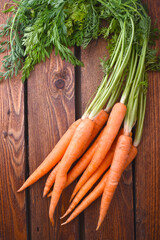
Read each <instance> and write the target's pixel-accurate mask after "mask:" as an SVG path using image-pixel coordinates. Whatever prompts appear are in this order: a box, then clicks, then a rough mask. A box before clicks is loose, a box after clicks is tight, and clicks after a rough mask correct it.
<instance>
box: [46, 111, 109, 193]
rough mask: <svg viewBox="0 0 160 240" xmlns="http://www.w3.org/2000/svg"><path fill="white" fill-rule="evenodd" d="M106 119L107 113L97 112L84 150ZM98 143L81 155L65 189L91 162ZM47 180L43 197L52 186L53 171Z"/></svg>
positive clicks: (68, 177)
mask: <svg viewBox="0 0 160 240" xmlns="http://www.w3.org/2000/svg"><path fill="white" fill-rule="evenodd" d="M107 119H108V113H106V112H105V111H104V110H101V111H100V112H99V114H98V115H97V116H96V117H95V118H94V120H93V121H94V123H95V125H94V129H93V132H92V134H91V137H90V139H89V141H88V144H87V146H86V148H87V147H88V146H89V145H90V143H91V142H92V141H93V139H94V138H95V137H96V135H97V134H98V132H99V131H100V130H101V128H102V127H103V125H104V124H105V122H106V121H107ZM100 135H101V134H100ZM98 141H99V137H98V138H97V139H96V140H95V142H94V143H93V144H92V146H91V147H90V148H89V149H88V151H87V152H86V153H85V154H84V155H83V157H82V158H81V159H80V160H79V161H78V163H77V164H76V165H75V166H74V167H73V169H72V170H71V171H70V172H69V174H68V176H67V183H66V187H67V186H68V185H70V184H71V183H72V182H73V181H74V180H75V179H76V178H77V177H78V176H79V175H80V174H81V173H82V172H83V171H84V169H85V168H86V167H87V166H88V164H89V162H90V161H91V159H92V157H93V154H94V152H95V149H96V145H97V142H98ZM52 176H53V178H52ZM48 178H49V179H47V181H46V185H45V187H44V192H43V196H45V195H46V194H47V193H48V192H49V190H50V188H51V187H52V185H53V183H54V181H55V171H54V170H53V175H52V173H51V174H50V175H49V177H48Z"/></svg>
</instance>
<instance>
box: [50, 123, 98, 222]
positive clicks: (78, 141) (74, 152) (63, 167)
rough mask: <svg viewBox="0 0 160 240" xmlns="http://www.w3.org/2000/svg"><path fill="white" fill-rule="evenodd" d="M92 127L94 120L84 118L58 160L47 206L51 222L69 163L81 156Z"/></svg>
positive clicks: (65, 179) (64, 182)
mask: <svg viewBox="0 0 160 240" xmlns="http://www.w3.org/2000/svg"><path fill="white" fill-rule="evenodd" d="M93 128H94V122H93V121H92V120H91V119H84V120H83V121H81V123H80V125H79V126H78V127H77V129H76V131H75V133H74V135H73V137H72V139H71V141H70V144H69V146H68V148H67V150H66V152H65V154H64V156H63V158H62V160H61V162H60V166H59V169H58V172H57V175H56V180H55V184H54V188H53V192H52V197H51V203H50V208H49V218H50V221H51V222H52V224H54V221H53V214H54V211H55V208H56V205H57V203H58V201H59V198H60V195H61V193H62V191H63V189H64V187H65V184H66V182H67V173H68V170H69V169H70V167H71V165H72V164H73V163H74V162H75V161H76V160H77V159H78V158H79V157H80V156H81V154H82V152H83V151H84V150H85V149H86V146H87V143H88V141H89V139H90V137H91V134H92V131H93Z"/></svg>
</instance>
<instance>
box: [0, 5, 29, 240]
mask: <svg viewBox="0 0 160 240" xmlns="http://www.w3.org/2000/svg"><path fill="white" fill-rule="evenodd" d="M4 2H5V1H1V2H0V11H2V9H3V5H4ZM7 17H8V16H7V15H4V14H3V16H2V14H0V23H5V21H6V19H7ZM2 58H3V54H0V67H1V62H2ZM24 180H25V141H24V86H23V84H22V83H21V81H20V76H18V77H16V78H14V79H13V80H12V81H4V82H2V83H1V84H0V240H3V239H7V240H12V239H13V236H14V239H16V240H18V239H24V240H25V239H27V229H26V206H25V192H23V193H21V194H17V189H18V187H19V186H20V185H21V184H22V183H23V181H24Z"/></svg>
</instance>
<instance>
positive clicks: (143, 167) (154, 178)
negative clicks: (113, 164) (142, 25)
mask: <svg viewBox="0 0 160 240" xmlns="http://www.w3.org/2000/svg"><path fill="white" fill-rule="evenodd" d="M145 2H148V8H149V13H150V15H151V18H152V20H153V23H154V22H155V20H156V19H157V24H158V28H159V29H160V18H159V16H160V2H159V0H155V1H152V0H148V1H145ZM157 47H158V48H160V41H158V42H157ZM159 80H160V73H151V74H149V90H148V95H147V109H146V116H145V123H144V131H143V138H142V141H141V144H140V146H139V148H138V156H137V159H136V162H135V179H136V186H135V189H136V195H135V196H136V239H137V240H138V239H141V240H143V239H145V240H150V239H154V240H158V239H160V217H159V216H160V190H159V189H160V177H159V176H160V163H159V156H160V134H159V132H160V123H159V119H160V110H159V109H160V97H159V92H160V81H159Z"/></svg>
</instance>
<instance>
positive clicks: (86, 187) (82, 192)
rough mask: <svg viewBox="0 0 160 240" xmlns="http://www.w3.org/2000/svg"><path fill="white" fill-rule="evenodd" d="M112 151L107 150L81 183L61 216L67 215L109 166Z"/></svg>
mask: <svg viewBox="0 0 160 240" xmlns="http://www.w3.org/2000/svg"><path fill="white" fill-rule="evenodd" d="M113 155H114V152H112V151H109V152H108V154H107V156H106V157H105V159H104V160H103V162H102V163H101V165H100V166H99V168H98V169H97V170H96V172H95V173H94V174H93V175H92V176H91V177H90V178H89V180H88V181H87V182H86V183H85V184H84V185H83V187H82V188H81V189H80V191H79V192H78V193H77V195H76V196H75V198H74V199H73V201H72V203H71V205H70V206H69V208H68V210H67V211H66V213H65V214H64V215H63V217H62V218H64V217H65V216H67V215H68V214H69V213H70V212H72V210H73V209H74V208H75V207H76V205H77V204H78V203H79V202H80V201H81V199H82V198H83V197H84V196H85V195H86V193H87V192H88V191H89V190H90V189H91V188H92V186H93V185H94V184H95V183H96V182H97V180H98V179H99V178H100V177H101V176H102V174H103V173H104V172H105V171H106V170H107V168H108V167H109V166H110V164H111V161H112V159H113Z"/></svg>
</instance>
